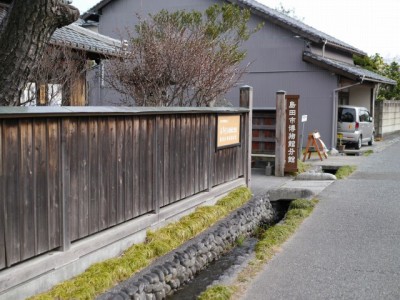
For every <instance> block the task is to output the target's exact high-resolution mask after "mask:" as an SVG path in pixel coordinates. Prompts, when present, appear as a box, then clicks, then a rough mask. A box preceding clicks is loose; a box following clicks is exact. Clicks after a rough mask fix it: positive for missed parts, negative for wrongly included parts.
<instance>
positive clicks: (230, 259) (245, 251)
mask: <svg viewBox="0 0 400 300" xmlns="http://www.w3.org/2000/svg"><path fill="white" fill-rule="evenodd" d="M271 204H272V207H273V209H274V211H275V218H274V221H275V223H278V222H279V221H280V220H282V218H283V217H284V216H285V214H286V212H287V210H288V207H289V205H290V201H288V200H280V201H275V202H271ZM257 241H258V240H257V239H256V238H254V237H249V238H247V239H245V240H244V241H243V243H242V244H241V245H237V246H235V247H234V248H232V249H231V250H230V251H229V252H227V253H225V254H224V255H222V256H221V257H220V258H219V259H218V260H216V261H214V262H212V263H211V264H210V265H209V266H208V267H207V268H206V269H204V270H202V271H200V272H199V273H198V274H197V275H196V277H195V278H194V279H193V280H192V281H191V282H189V283H188V284H186V285H184V286H183V287H182V288H181V289H180V290H178V291H177V292H175V293H174V294H173V295H170V296H168V297H167V299H169V300H196V299H197V297H198V296H199V295H200V294H201V293H202V292H204V291H205V290H206V289H207V287H208V286H209V285H211V284H212V283H213V282H214V281H217V280H218V281H223V280H224V279H225V278H229V277H230V276H232V275H233V274H234V273H235V271H236V270H237V269H238V268H240V266H241V265H242V264H243V263H244V262H245V261H246V260H247V259H248V257H249V255H251V254H252V253H253V252H254V248H255V245H256V244H257Z"/></svg>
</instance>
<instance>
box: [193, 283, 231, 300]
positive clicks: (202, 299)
mask: <svg viewBox="0 0 400 300" xmlns="http://www.w3.org/2000/svg"><path fill="white" fill-rule="evenodd" d="M233 293H234V290H233V289H232V288H231V287H228V286H224V285H214V286H213V287H211V288H209V289H207V290H206V291H205V292H203V293H202V294H201V295H200V296H199V297H198V300H229V299H230V298H231V297H232V295H233Z"/></svg>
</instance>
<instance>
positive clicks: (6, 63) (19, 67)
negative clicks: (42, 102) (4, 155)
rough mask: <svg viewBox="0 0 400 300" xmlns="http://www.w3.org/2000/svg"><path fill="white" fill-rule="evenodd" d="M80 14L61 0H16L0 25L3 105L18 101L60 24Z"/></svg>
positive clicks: (62, 24) (0, 88) (76, 17)
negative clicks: (32, 71)
mask: <svg viewBox="0 0 400 300" xmlns="http://www.w3.org/2000/svg"><path fill="white" fill-rule="evenodd" d="M78 17H79V10H78V9H76V8H75V7H73V6H71V5H68V4H64V2H63V1H62V0H29V1H26V0H14V1H13V2H12V4H11V6H10V8H9V12H8V15H7V17H6V19H5V20H4V21H3V25H2V26H1V28H0V106H15V105H19V103H20V100H19V97H20V93H21V92H22V90H23V89H24V87H25V85H26V83H27V82H28V80H29V76H30V73H31V70H32V69H33V67H34V66H35V63H36V62H37V61H38V60H39V59H40V57H41V55H42V52H43V50H44V47H45V45H46V43H47V42H48V41H49V40H50V37H51V35H52V34H53V33H54V31H55V30H56V29H57V28H60V27H63V26H66V25H68V24H70V23H72V22H74V21H76V20H77V19H78Z"/></svg>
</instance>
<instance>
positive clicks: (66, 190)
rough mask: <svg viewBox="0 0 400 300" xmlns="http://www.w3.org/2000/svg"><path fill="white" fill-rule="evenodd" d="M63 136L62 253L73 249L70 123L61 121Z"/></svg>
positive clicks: (61, 154)
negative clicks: (71, 237) (71, 236)
mask: <svg viewBox="0 0 400 300" xmlns="http://www.w3.org/2000/svg"><path fill="white" fill-rule="evenodd" d="M60 128H61V129H60V134H61V151H60V156H61V157H60V158H61V191H60V192H61V195H60V196H61V205H60V223H61V224H60V227H61V230H60V235H61V236H60V241H61V247H60V250H61V251H67V250H69V249H70V248H71V240H70V238H69V218H70V215H69V213H68V210H69V203H70V200H71V199H70V161H69V159H68V157H69V153H68V151H70V150H69V149H68V141H67V135H68V134H69V128H68V122H65V121H64V120H61V121H60Z"/></svg>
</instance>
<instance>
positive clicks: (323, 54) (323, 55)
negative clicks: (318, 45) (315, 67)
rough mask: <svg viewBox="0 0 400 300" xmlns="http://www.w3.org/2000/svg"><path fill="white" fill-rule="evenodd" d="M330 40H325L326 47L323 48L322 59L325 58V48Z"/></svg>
mask: <svg viewBox="0 0 400 300" xmlns="http://www.w3.org/2000/svg"><path fill="white" fill-rule="evenodd" d="M327 42H328V40H324V45H323V46H322V57H325V46H326V43H327Z"/></svg>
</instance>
